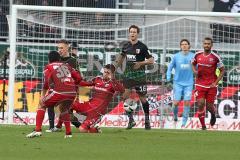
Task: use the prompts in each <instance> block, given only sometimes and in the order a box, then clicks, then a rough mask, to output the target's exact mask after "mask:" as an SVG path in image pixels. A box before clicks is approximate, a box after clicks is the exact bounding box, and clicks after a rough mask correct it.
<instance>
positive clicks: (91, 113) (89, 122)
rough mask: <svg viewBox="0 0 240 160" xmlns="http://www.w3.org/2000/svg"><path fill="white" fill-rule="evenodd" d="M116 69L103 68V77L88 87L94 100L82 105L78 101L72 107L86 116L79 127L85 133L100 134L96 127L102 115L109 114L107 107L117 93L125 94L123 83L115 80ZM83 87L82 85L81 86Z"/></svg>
mask: <svg viewBox="0 0 240 160" xmlns="http://www.w3.org/2000/svg"><path fill="white" fill-rule="evenodd" d="M114 71H115V67H114V66H113V65H112V64H107V65H105V66H104V68H103V76H97V77H95V78H94V79H93V80H92V81H91V82H88V84H87V85H88V86H92V92H93V93H92V98H91V99H90V100H89V101H87V102H83V103H80V102H79V101H78V100H77V101H75V102H74V103H73V105H72V110H75V111H76V112H77V113H80V114H82V115H84V116H86V119H85V120H84V121H83V123H82V124H81V126H80V127H79V131H80V132H83V133H98V132H99V128H98V127H94V126H95V124H97V123H98V122H99V121H100V118H101V116H102V115H104V114H106V113H107V107H108V105H109V103H110V102H111V100H112V98H113V96H114V95H115V93H116V92H120V93H123V92H124V88H123V86H122V84H121V83H119V82H118V81H116V80H115V79H114V75H113V74H114ZM80 85H81V84H80Z"/></svg>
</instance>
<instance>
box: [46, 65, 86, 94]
mask: <svg viewBox="0 0 240 160" xmlns="http://www.w3.org/2000/svg"><path fill="white" fill-rule="evenodd" d="M81 80H82V78H81V75H80V74H79V72H77V71H76V70H74V69H73V68H72V67H70V66H69V65H68V64H65V63H62V62H54V63H50V64H48V65H46V66H45V68H44V85H43V88H44V89H53V90H54V91H56V92H59V93H63V94H64V93H65V94H76V84H79V83H80V81H81Z"/></svg>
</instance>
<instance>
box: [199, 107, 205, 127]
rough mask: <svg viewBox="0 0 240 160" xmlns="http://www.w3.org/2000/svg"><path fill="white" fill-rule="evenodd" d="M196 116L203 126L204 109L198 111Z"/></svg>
mask: <svg viewBox="0 0 240 160" xmlns="http://www.w3.org/2000/svg"><path fill="white" fill-rule="evenodd" d="M198 118H199V120H200V123H201V125H202V127H205V126H206V124H205V110H204V109H203V110H202V111H198Z"/></svg>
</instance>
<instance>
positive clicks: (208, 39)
mask: <svg viewBox="0 0 240 160" xmlns="http://www.w3.org/2000/svg"><path fill="white" fill-rule="evenodd" d="M205 40H206V41H211V43H212V44H213V39H212V38H210V37H205V38H204V41H205Z"/></svg>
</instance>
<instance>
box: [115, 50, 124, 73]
mask: <svg viewBox="0 0 240 160" xmlns="http://www.w3.org/2000/svg"><path fill="white" fill-rule="evenodd" d="M123 60H124V56H123V55H121V54H119V55H118V56H117V58H116V61H115V62H114V64H113V65H114V66H115V67H116V69H117V68H118V67H119V66H121V65H122V63H123Z"/></svg>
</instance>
